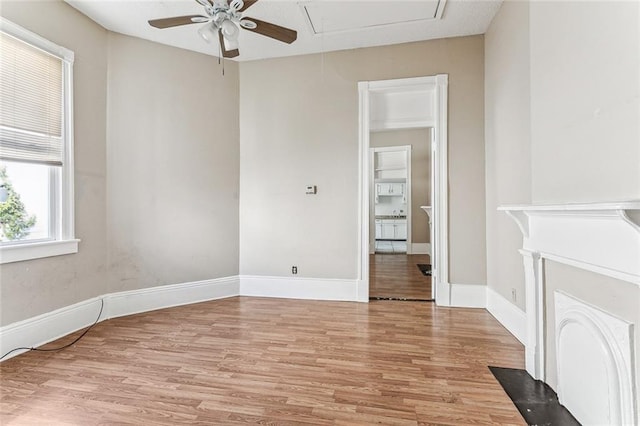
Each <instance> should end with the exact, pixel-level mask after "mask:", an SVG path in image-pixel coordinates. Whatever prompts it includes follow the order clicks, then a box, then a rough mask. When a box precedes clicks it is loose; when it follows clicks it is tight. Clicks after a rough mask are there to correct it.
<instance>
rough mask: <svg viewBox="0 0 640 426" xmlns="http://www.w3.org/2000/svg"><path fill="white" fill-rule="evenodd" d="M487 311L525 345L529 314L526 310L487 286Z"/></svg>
mask: <svg viewBox="0 0 640 426" xmlns="http://www.w3.org/2000/svg"><path fill="white" fill-rule="evenodd" d="M487 311H489V313H490V314H491V315H493V317H494V318H495V319H497V320H498V322H499V323H500V324H502V325H503V326H504V328H506V329H507V330H508V331H509V333H511V334H513V336H514V337H515V338H516V339H518V340H519V341H520V343H522V344H523V345H524V344H525V342H526V338H527V316H526V314H525V313H524V311H523V310H522V309H520V308H518V307H517V306H516V305H514V304H513V303H511V302H509V301H508V300H507V299H506V298H504V297H503V296H502V295H500V294H498V292H496V291H495V290H494V289H492V288H491V287H487Z"/></svg>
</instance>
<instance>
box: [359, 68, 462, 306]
mask: <svg viewBox="0 0 640 426" xmlns="http://www.w3.org/2000/svg"><path fill="white" fill-rule="evenodd" d="M447 86H448V78H447V75H444V74H441V75H437V76H432V77H419V78H409V79H398V80H385V81H374V82H360V83H359V85H358V88H359V94H360V132H359V136H360V137H359V139H360V164H359V165H360V167H359V171H360V189H359V195H360V209H359V210H360V218H361V226H360V232H359V245H358V251H359V265H358V266H359V274H358V291H357V298H358V300H360V301H363V302H366V301H368V300H369V296H370V281H371V280H370V269H371V268H370V266H371V265H373V268H376V267H377V266H376V264H375V263H374V262H373V261H372V259H371V258H370V256H371V248H370V247H371V240H372V237H371V221H372V220H374V219H375V218H372V217H371V216H372V215H371V211H370V210H371V209H370V202H371V196H372V195H371V186H372V184H373V182H372V177H371V170H370V169H371V167H372V166H371V164H370V162H371V158H370V148H371V138H372V137H371V134H372V132H384V131H393V130H399V129H405V130H406V129H416V128H422V129H425V128H429V129H431V130H430V138H429V139H431V144H430V153H431V166H432V167H431V176H432V179H431V183H430V186H431V199H432V203H431V205H429V206H423V207H425V209H423V215H424V218H425V219H427V220H429V219H430V223H431V225H430V226H431V228H430V230H431V232H430V237H429V238H430V245H431V247H430V249H431V250H430V253H431V255H430V256H429V258H428V261H429V263H430V264H431V295H432V297H434V298H435V300H436V303H437V304H438V305H443V306H448V305H449V304H450V286H449V283H448V247H447V241H448V239H447V227H448V216H447V215H448V206H447ZM374 180H375V179H374ZM418 207H420V206H418ZM427 212H429V213H430V215H427ZM407 232H409V231H408V230H407ZM374 246H375V244H374ZM412 248H413V245H411V246H409V245H408V246H407V250H408V251H411V249H412ZM407 255H408V254H407ZM374 256H375V250H374ZM397 266H398V265H396V267H397ZM416 269H417V267H416ZM418 272H420V271H419V270H418ZM397 273H398V269H397V268H396V274H397Z"/></svg>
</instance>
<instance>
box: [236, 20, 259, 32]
mask: <svg viewBox="0 0 640 426" xmlns="http://www.w3.org/2000/svg"><path fill="white" fill-rule="evenodd" d="M240 26H241V27H242V28H246V29H248V30H255V29H256V28H258V24H256V23H255V22H253V21H250V20H248V19H244V20H242V21H240Z"/></svg>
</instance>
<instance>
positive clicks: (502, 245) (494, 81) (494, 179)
mask: <svg viewBox="0 0 640 426" xmlns="http://www.w3.org/2000/svg"><path fill="white" fill-rule="evenodd" d="M530 99H531V96H530V84H529V5H528V3H526V2H514V1H506V2H504V3H503V4H502V7H501V8H500V10H499V12H498V14H497V15H496V17H495V18H494V19H493V22H492V23H491V26H490V27H489V30H488V31H487V33H486V34H485V138H486V140H485V144H486V147H485V150H486V151H485V152H486V165H485V170H486V188H487V285H488V286H489V287H490V288H492V289H493V290H495V291H496V292H497V293H498V294H500V295H501V296H503V297H504V298H506V299H507V300H509V301H512V302H514V303H515V304H516V305H517V306H518V307H519V308H520V309H523V310H524V308H525V287H524V269H523V267H522V257H521V256H520V253H519V252H518V249H520V248H521V247H522V234H521V233H520V231H519V230H518V227H517V226H516V225H515V223H514V222H513V220H512V219H511V218H509V217H508V216H507V215H506V214H504V212H498V211H497V208H498V206H500V205H503V204H530V203H531V120H530ZM511 289H515V291H516V300H515V301H514V300H513V299H512V293H511Z"/></svg>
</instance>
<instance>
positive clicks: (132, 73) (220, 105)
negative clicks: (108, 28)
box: [107, 33, 239, 291]
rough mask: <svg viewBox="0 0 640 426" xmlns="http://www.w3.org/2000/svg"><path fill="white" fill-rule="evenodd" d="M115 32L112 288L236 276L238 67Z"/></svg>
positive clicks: (112, 60) (111, 54) (111, 157)
mask: <svg viewBox="0 0 640 426" xmlns="http://www.w3.org/2000/svg"><path fill="white" fill-rule="evenodd" d="M217 62H218V61H217V59H216V58H214V57H212V56H207V55H202V54H198V53H193V52H189V51H186V50H182V49H177V48H174V47H168V46H163V45H160V44H157V43H151V42H148V41H144V40H141V39H137V38H133V37H128V36H123V35H119V34H115V33H110V34H109V107H108V116H109V119H108V128H109V133H108V139H107V154H108V157H107V165H108V188H107V189H108V191H107V200H108V203H107V213H108V215H107V217H108V221H109V223H108V225H109V240H108V243H109V253H108V254H109V282H110V290H111V291H123V290H132V289H137V288H143V287H151V286H157V285H163V284H177V283H183V282H190V281H197V280H204V279H211V278H218V277H225V276H232V275H237V273H238V190H239V186H238V185H239V184H238V170H239V164H238V162H239V146H238V65H237V64H236V63H234V62H228V63H227V64H226V65H225V76H224V77H223V76H222V69H221V67H220V66H218V63H217Z"/></svg>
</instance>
